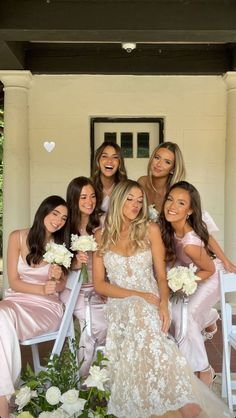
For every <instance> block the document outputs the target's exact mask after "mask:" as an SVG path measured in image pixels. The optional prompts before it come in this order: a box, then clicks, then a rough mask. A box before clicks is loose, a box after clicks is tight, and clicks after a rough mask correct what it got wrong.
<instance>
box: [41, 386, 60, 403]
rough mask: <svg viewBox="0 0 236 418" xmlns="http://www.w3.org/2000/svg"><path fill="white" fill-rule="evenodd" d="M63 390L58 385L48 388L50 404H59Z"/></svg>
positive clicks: (46, 396) (47, 395)
mask: <svg viewBox="0 0 236 418" xmlns="http://www.w3.org/2000/svg"><path fill="white" fill-rule="evenodd" d="M60 397H61V391H60V389H59V388H58V387H57V386H51V387H50V388H48V390H47V392H46V394H45V398H46V400H47V401H48V403H49V404H50V405H57V404H58V403H59V402H60Z"/></svg>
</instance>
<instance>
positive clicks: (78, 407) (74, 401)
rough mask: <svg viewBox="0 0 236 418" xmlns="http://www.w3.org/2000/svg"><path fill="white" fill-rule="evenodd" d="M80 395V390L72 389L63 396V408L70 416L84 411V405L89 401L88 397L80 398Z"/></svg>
mask: <svg viewBox="0 0 236 418" xmlns="http://www.w3.org/2000/svg"><path fill="white" fill-rule="evenodd" d="M78 396H79V391H78V390H76V389H70V390H68V391H67V392H65V393H63V395H62V396H61V399H60V400H61V402H62V406H61V408H63V410H64V411H66V412H67V413H68V414H69V415H70V416H71V415H73V414H75V413H82V411H83V409H84V405H85V404H86V402H87V401H86V399H82V398H79V397H78Z"/></svg>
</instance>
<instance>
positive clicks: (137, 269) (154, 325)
mask: <svg viewBox="0 0 236 418" xmlns="http://www.w3.org/2000/svg"><path fill="white" fill-rule="evenodd" d="M95 235H96V239H97V241H98V243H99V250H98V251H97V252H96V253H94V259H93V263H94V264H93V272H94V277H93V280H94V287H95V290H96V291H97V292H98V293H99V294H101V295H104V296H107V297H108V302H107V307H106V316H107V320H108V333H107V341H106V355H107V357H108V359H109V362H108V370H109V375H110V390H111V397H110V400H109V404H108V413H109V414H114V415H115V416H116V417H118V418H127V417H130V418H141V417H142V418H148V417H154V416H155V417H157V416H159V417H160V416H162V417H163V416H165V417H167V416H168V417H169V416H174V417H184V418H195V417H199V418H200V417H201V418H213V417H214V418H222V417H231V415H230V412H229V410H228V408H227V406H226V405H224V404H223V403H222V402H221V401H220V400H219V399H218V398H217V397H216V396H215V395H214V394H213V393H212V392H211V391H210V390H209V389H208V388H207V387H206V385H204V384H202V383H201V382H200V381H199V380H198V379H197V378H195V376H194V375H193V373H192V372H191V370H190V367H189V366H188V364H187V362H186V360H185V358H184V357H183V356H182V355H181V353H180V352H179V350H178V348H177V347H176V346H175V344H174V342H173V341H171V340H169V339H168V338H167V331H168V328H169V325H170V315H169V309H168V297H169V292H168V286H167V280H166V270H165V262H164V258H165V249H164V245H163V242H162V239H161V234H160V230H159V227H158V226H157V225H156V224H154V223H149V222H148V221H147V202H146V197H145V193H144V191H143V188H142V186H140V185H139V184H138V183H137V182H134V181H132V180H127V181H125V182H121V183H120V184H119V185H118V186H117V187H116V189H115V190H114V192H113V194H112V196H111V201H110V206H109V211H108V214H107V217H106V221H105V226H104V230H98V231H97V232H96V234H95ZM153 265H154V268H155V272H156V276H157V277H158V281H156V280H155V278H154V275H153ZM105 270H106V273H107V276H108V279H109V282H107V281H106V279H105V277H106V274H105ZM95 272H96V273H95Z"/></svg>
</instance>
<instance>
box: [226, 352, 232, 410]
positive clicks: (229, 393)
mask: <svg viewBox="0 0 236 418" xmlns="http://www.w3.org/2000/svg"><path fill="white" fill-rule="evenodd" d="M226 350H227V351H226V352H227V355H225V378H226V389H227V399H228V406H229V409H230V410H231V411H233V398H232V386H231V371H230V361H231V346H230V344H228V347H227V349H226Z"/></svg>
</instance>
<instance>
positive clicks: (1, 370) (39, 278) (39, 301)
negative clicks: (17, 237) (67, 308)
mask: <svg viewBox="0 0 236 418" xmlns="http://www.w3.org/2000/svg"><path fill="white" fill-rule="evenodd" d="M48 270H49V264H45V265H42V266H41V267H36V268H33V267H30V266H29V265H28V264H27V263H26V262H25V261H24V260H23V259H22V257H21V256H19V260H18V273H19V275H20V278H21V280H22V281H24V282H27V283H31V284H37V285H38V284H41V285H44V284H45V282H46V281H47V278H48ZM62 316H63V304H62V302H61V301H60V300H59V297H58V294H54V295H48V296H40V295H34V294H30V293H21V292H14V291H13V290H11V289H8V291H6V294H5V298H4V299H3V300H2V301H1V302H0V396H3V395H5V396H7V397H8V398H9V397H10V395H12V394H13V393H14V392H15V389H14V386H15V384H16V382H17V379H18V378H19V376H20V371H21V353H20V345H19V340H25V339H28V338H32V337H34V336H37V335H41V334H44V333H45V332H53V331H56V330H57V329H58V328H59V326H60V322H61V319H62Z"/></svg>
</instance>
